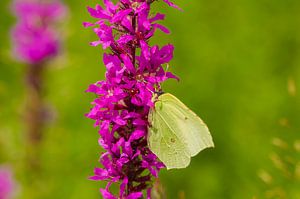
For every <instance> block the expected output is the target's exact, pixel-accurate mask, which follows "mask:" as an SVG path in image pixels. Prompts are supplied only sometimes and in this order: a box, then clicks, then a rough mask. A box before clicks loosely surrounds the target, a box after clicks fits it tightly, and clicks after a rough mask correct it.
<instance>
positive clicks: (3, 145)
mask: <svg viewBox="0 0 300 199" xmlns="http://www.w3.org/2000/svg"><path fill="white" fill-rule="evenodd" d="M64 2H65V4H67V5H68V7H69V16H68V18H66V19H65V21H64V23H63V26H62V32H63V34H62V37H63V38H64V40H65V41H64V49H63V52H62V53H61V55H60V56H59V57H58V58H57V59H56V60H55V61H54V62H52V63H51V64H50V65H49V67H48V69H47V71H46V77H45V80H44V81H45V84H46V85H45V92H44V93H45V99H46V102H47V104H48V105H49V107H50V109H51V110H52V115H53V119H52V120H51V122H49V124H48V126H47V129H46V132H45V136H44V141H43V144H42V147H41V148H40V149H39V150H40V154H41V160H42V168H41V170H42V172H41V173H40V174H39V176H38V177H30V176H36V174H34V173H30V172H26V170H25V169H24V167H25V166H24V165H25V163H24V160H25V158H24V157H25V156H26V154H25V151H26V149H25V147H26V146H25V144H24V137H25V135H24V133H25V124H24V123H23V121H24V111H26V110H25V109H24V100H25V95H26V93H25V88H24V81H25V80H24V73H25V71H26V66H25V65H24V64H21V63H18V62H17V61H16V60H15V58H14V57H13V56H12V55H11V44H10V38H9V33H10V28H11V26H12V25H13V24H14V23H15V19H14V17H13V16H12V14H11V12H10V4H11V2H10V1H9V0H1V3H0V41H1V44H0V164H6V165H10V166H11V167H12V169H13V171H14V174H15V178H16V181H17V183H18V190H17V196H18V197H17V198H21V199H23V198H25V199H35V198H41V199H50V198H51V199H53V198H55V199H56V198H57V199H66V198H71V199H83V198H101V196H100V194H99V188H100V187H103V186H104V183H99V182H93V181H89V180H87V178H88V177H89V176H90V175H92V173H93V168H94V167H95V166H99V165H100V164H99V163H98V162H97V161H98V157H99V154H100V152H101V149H100V147H99V146H98V143H97V139H98V133H97V129H95V128H94V127H93V121H90V120H89V119H87V118H85V117H84V114H85V113H87V112H88V110H89V108H90V102H91V101H92V99H93V98H94V97H95V96H93V95H91V94H87V93H85V92H84V91H85V89H86V88H87V87H88V85H89V84H91V83H94V82H96V81H98V80H101V79H103V78H104V66H103V64H102V61H101V60H102V53H103V50H102V49H101V47H97V48H94V47H90V46H89V42H90V41H93V40H96V36H95V35H94V33H93V32H92V30H91V29H85V28H83V26H82V22H83V21H91V20H93V19H92V18H91V17H89V15H88V13H87V11H86V6H87V5H90V6H94V5H95V4H96V3H102V2H100V0H98V1H96V0H66V1H64ZM176 3H177V4H179V5H180V7H181V8H183V10H184V11H183V12H179V11H177V10H175V9H172V8H169V7H167V6H166V5H165V4H163V3H156V4H155V7H156V8H155V9H156V10H159V11H160V12H163V13H166V14H167V18H166V20H165V22H163V23H164V24H165V25H166V26H168V27H169V28H170V30H171V31H172V34H171V35H163V34H162V33H157V34H156V36H155V38H154V39H153V40H152V41H151V43H152V44H156V43H159V44H160V45H162V44H166V43H173V44H174V45H175V57H174V59H173V61H172V62H171V67H170V70H171V71H173V72H174V73H175V74H177V75H178V76H179V77H180V78H181V80H180V82H176V81H173V80H169V81H168V82H167V83H165V84H164V89H165V91H166V92H169V93H172V94H174V95H175V96H177V97H178V98H179V99H181V100H182V101H183V102H184V103H185V104H187V105H188V106H189V107H190V108H191V109H192V110H194V111H195V112H196V113H197V114H198V115H200V116H201V118H202V119H203V120H204V121H205V122H206V123H207V125H208V126H209V128H210V130H211V132H212V134H213V138H214V141H215V145H216V148H215V149H209V150H206V151H204V152H202V153H200V154H199V155H198V156H197V157H194V158H193V159H192V163H191V165H190V166H189V167H188V168H186V169H183V170H171V171H166V170H164V171H162V172H161V174H160V179H161V183H162V185H163V187H164V189H165V192H166V194H167V198H168V199H171V198H172V199H173V198H180V199H184V198H187V199H260V198H262V199H263V198H274V199H275V198H278V199H299V198H300V95H299V88H300V1H297V0H284V1H283V0H259V1H258V0H213V1H205V0H190V1H183V0H176ZM28 176H29V177H28ZM28 179H32V180H28Z"/></svg>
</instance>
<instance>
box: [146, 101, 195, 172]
mask: <svg viewBox="0 0 300 199" xmlns="http://www.w3.org/2000/svg"><path fill="white" fill-rule="evenodd" d="M162 106H163V104H161V102H157V103H156V105H155V109H153V110H151V112H150V118H149V119H150V121H151V123H152V125H151V127H150V128H149V136H148V142H149V147H150V149H151V151H152V152H153V153H154V154H155V155H157V157H158V158H159V159H160V160H161V161H162V162H163V163H164V164H165V165H166V167H167V169H173V168H185V167H187V166H188V165H189V163H190V154H189V153H188V152H187V151H186V146H185V143H184V142H183V139H182V138H180V137H178V136H177V135H176V133H174V131H173V130H172V128H171V126H170V123H168V122H165V120H164V118H162V117H161V115H160V111H159V110H161V109H162Z"/></svg>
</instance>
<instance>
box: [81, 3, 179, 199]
mask: <svg viewBox="0 0 300 199" xmlns="http://www.w3.org/2000/svg"><path fill="white" fill-rule="evenodd" d="M153 2H154V0H139V1H137V0H120V1H119V2H118V3H117V4H113V3H112V2H111V1H110V0H104V7H102V6H100V5H97V6H96V7H95V8H90V7H88V11H89V13H90V15H91V16H92V17H94V18H96V19H97V21H96V22H95V23H89V22H85V23H84V26H85V27H91V26H92V27H94V32H95V33H96V34H97V36H98V38H99V40H97V41H94V42H92V43H91V45H92V46H97V45H99V44H102V46H103V48H104V49H107V48H109V49H110V50H111V53H107V54H104V56H103V62H104V64H105V66H106V69H107V71H106V80H104V81H99V82H97V83H95V84H92V85H90V87H89V88H88V90H87V92H92V93H95V94H96V95H97V96H98V97H97V98H96V99H95V100H94V102H93V103H92V105H93V108H92V109H91V111H90V112H89V113H88V114H87V117H89V118H91V119H93V120H95V121H96V122H95V126H96V127H99V129H100V130H99V134H100V138H99V144H100V145H101V146H102V147H103V148H104V149H105V150H106V152H105V153H103V154H102V155H101V157H100V162H101V163H102V165H103V168H96V169H95V171H94V173H95V175H94V176H93V177H91V178H90V179H92V180H105V181H108V184H107V186H106V188H105V189H101V193H102V195H103V197H104V198H106V199H117V198H122V199H123V198H126V199H138V198H142V197H143V196H144V195H145V192H146V193H147V198H151V196H150V194H151V188H152V182H153V178H157V177H158V172H159V171H160V169H162V168H164V167H165V166H164V164H163V163H162V162H160V161H159V160H158V158H157V157H156V156H155V155H154V154H153V153H152V152H151V151H150V149H149V148H148V145H147V133H148V132H147V128H148V125H149V123H148V118H147V117H148V113H149V110H150V108H151V107H153V105H154V104H153V101H152V98H153V93H155V92H159V91H161V83H162V82H164V81H166V80H167V79H169V78H175V79H177V77H176V76H174V75H173V74H172V73H170V72H166V70H165V69H164V67H166V65H167V64H168V63H169V62H170V61H171V59H172V57H173V50H174V47H173V45H171V44H168V45H166V46H163V47H162V48H159V47H158V46H156V45H154V46H150V45H149V44H148V42H149V39H150V38H151V37H152V36H153V35H154V33H155V32H156V30H161V31H162V32H165V33H169V30H168V29H167V28H166V27H164V26H163V25H161V24H159V23H158V21H159V20H163V19H164V17H165V16H164V15H163V14H160V13H157V14H156V15H154V16H151V15H150V14H149V13H150V8H151V4H152V3H153ZM164 2H166V3H167V4H168V5H170V6H172V7H175V8H178V7H177V6H176V5H175V4H173V3H172V2H170V1H168V0H164ZM112 183H119V184H120V191H119V193H118V195H116V194H113V193H111V192H110V190H109V188H110V186H111V184H112ZM145 190H147V191H145Z"/></svg>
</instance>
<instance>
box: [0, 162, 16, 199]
mask: <svg viewBox="0 0 300 199" xmlns="http://www.w3.org/2000/svg"><path fill="white" fill-rule="evenodd" d="M14 188H15V184H14V181H13V177H12V173H11V171H10V170H9V169H8V168H6V167H0V199H9V198H11V197H12V193H13V191H14Z"/></svg>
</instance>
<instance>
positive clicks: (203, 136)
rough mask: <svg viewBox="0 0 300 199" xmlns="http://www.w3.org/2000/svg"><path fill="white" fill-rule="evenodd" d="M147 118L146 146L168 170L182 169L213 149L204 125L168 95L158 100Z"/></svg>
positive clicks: (210, 138)
mask: <svg viewBox="0 0 300 199" xmlns="http://www.w3.org/2000/svg"><path fill="white" fill-rule="evenodd" d="M149 119H150V120H149V121H150V122H151V124H152V125H151V127H150V128H149V139H148V141H149V147H150V149H151V150H152V151H153V153H155V154H156V155H157V156H158V158H159V159H160V160H161V161H162V162H163V163H164V164H165V165H166V166H167V168H168V169H172V168H185V167H187V166H188V165H189V163H190V157H192V156H195V155H197V154H198V153H199V152H200V151H202V150H203V149H205V148H208V147H213V146H214V144H213V141H212V137H211V135H210V133H209V130H208V128H207V126H206V125H205V124H204V122H203V121H202V120H201V119H200V118H199V117H198V116H197V115H196V114H195V113H194V112H192V111H191V110H190V109H189V108H188V107H186V106H185V105H184V104H183V103H182V102H180V101H179V100H178V99H177V98H176V97H174V96H173V95H171V94H163V95H161V96H159V97H158V101H157V102H156V103H155V109H152V110H151V111H150V115H149Z"/></svg>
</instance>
